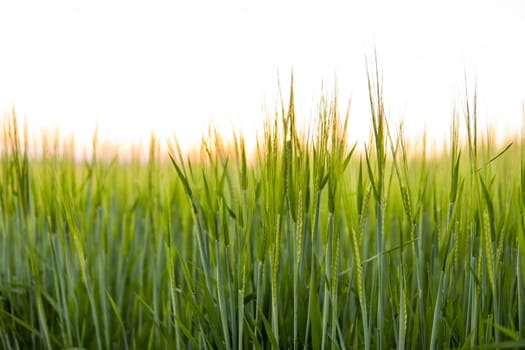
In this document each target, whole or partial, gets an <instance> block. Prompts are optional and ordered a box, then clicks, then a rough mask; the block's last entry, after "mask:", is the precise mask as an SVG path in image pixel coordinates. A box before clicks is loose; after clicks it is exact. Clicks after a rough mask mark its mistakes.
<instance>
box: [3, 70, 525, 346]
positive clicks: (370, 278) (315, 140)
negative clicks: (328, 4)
mask: <svg viewBox="0 0 525 350" xmlns="http://www.w3.org/2000/svg"><path fill="white" fill-rule="evenodd" d="M375 77H376V78H370V79H369V93H370V94H369V96H370V106H371V111H372V113H371V118H372V122H373V123H372V124H373V130H372V133H371V139H370V142H369V143H368V144H367V145H366V147H365V150H364V151H356V149H357V148H356V147H355V144H352V143H351V142H350V141H349V140H348V139H347V137H346V130H347V128H349V127H351V121H350V122H349V119H348V114H341V112H340V111H339V110H338V107H337V106H338V103H337V96H336V95H334V96H326V95H325V96H322V97H321V99H320V102H319V110H318V118H317V120H316V122H315V124H314V125H313V127H312V128H311V129H309V130H306V131H304V132H300V130H299V128H298V126H297V122H296V116H295V113H294V99H293V85H292V89H291V91H290V99H289V101H288V102H287V103H282V104H281V106H280V107H279V108H278V109H277V110H276V112H275V114H274V115H272V116H270V117H269V118H268V121H267V123H266V125H265V128H264V130H263V134H262V135H261V137H260V138H259V140H258V146H257V154H256V158H255V159H254V161H253V162H249V160H247V155H246V154H247V150H246V149H245V147H244V140H243V137H242V135H236V136H235V137H234V144H233V146H232V147H226V146H225V145H224V143H223V142H222V140H221V137H220V135H218V134H214V133H213V132H212V133H211V134H210V135H209V137H207V138H205V139H204V140H203V142H202V152H201V158H200V159H192V160H189V159H187V157H186V156H185V155H184V154H182V152H181V151H180V149H179V148H178V147H177V145H176V143H175V142H174V143H173V144H171V145H170V153H169V157H170V161H168V162H164V161H162V160H161V159H162V157H161V155H160V154H159V144H158V141H157V140H156V139H155V138H154V137H152V139H151V145H150V153H149V160H148V161H147V163H146V164H144V163H141V162H139V161H138V160H134V161H131V162H129V163H119V162H118V161H116V160H114V161H108V160H104V159H99V158H97V156H96V154H97V152H96V147H97V142H96V139H95V140H94V143H93V148H94V149H95V151H94V152H93V153H94V157H93V158H92V159H91V160H86V161H84V162H78V161H75V159H74V158H73V156H72V155H68V152H67V151H68V149H67V146H64V145H61V144H60V141H59V140H58V139H55V140H49V142H44V143H43V149H44V152H43V156H42V158H41V159H30V158H29V156H28V146H27V138H24V137H23V135H20V133H23V132H24V130H23V129H22V128H20V127H19V126H18V124H17V121H16V117H15V114H14V113H12V114H11V115H9V116H8V118H7V120H6V121H5V123H4V127H3V129H2V131H3V137H2V141H3V144H2V155H1V157H0V162H1V170H0V348H3V349H41V348H49V349H55V348H87V349H95V348H98V349H112V348H113V349H115V348H121V349H174V348H176V349H183V348H220V349H242V348H253V349H266V348H294V349H297V348H312V349H322V348H331V349H338V348H354V349H362V348H364V349H370V348H378V349H382V348H384V349H389V348H398V349H405V348H408V349H422V348H430V349H434V348H470V347H476V346H478V347H481V348H518V347H525V340H524V338H525V305H524V302H525V285H524V282H523V280H524V277H525V273H524V271H525V259H524V255H525V225H524V220H523V209H524V208H525V162H524V156H525V149H524V147H525V143H524V142H523V141H521V140H514V141H513V143H509V144H508V145H507V146H506V147H505V146H504V147H502V148H497V147H496V145H495V143H494V141H493V139H492V138H491V135H490V134H487V135H481V134H480V133H479V131H478V129H479V128H478V126H477V122H476V121H477V117H476V97H475V95H474V96H470V95H469V93H468V92H466V93H465V97H466V99H465V100H466V102H465V104H464V106H463V107H464V108H462V109H461V110H458V111H457V113H456V114H455V116H454V122H453V125H452V126H451V136H450V140H448V144H449V146H450V147H449V149H448V151H447V153H445V154H443V155H442V156H440V157H439V158H437V159H435V158H430V157H428V156H427V155H426V149H425V148H424V147H422V148H421V149H419V150H416V151H417V153H418V154H419V155H417V156H415V157H409V156H408V155H407V154H408V152H410V151H412V152H413V151H414V150H413V149H408V147H407V146H406V142H405V140H404V138H403V136H402V128H397V127H393V126H392V125H389V124H387V122H386V116H385V109H384V107H383V97H382V90H381V85H380V83H379V81H378V79H377V77H379V74H377V73H376V74H375ZM460 128H464V130H466V134H467V138H466V140H465V142H461V140H460V138H459V130H460ZM510 141H512V140H509V142H510ZM72 153H73V152H69V154H72ZM520 164H521V165H520Z"/></svg>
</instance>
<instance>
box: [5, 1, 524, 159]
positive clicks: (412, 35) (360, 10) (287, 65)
mask: <svg viewBox="0 0 525 350" xmlns="http://www.w3.org/2000/svg"><path fill="white" fill-rule="evenodd" d="M524 13H525V2H521V1H502V2H498V6H497V7H495V6H493V5H492V6H491V4H488V3H485V2H473V1H461V2H449V1H445V2H440V3H438V4H428V5H423V4H422V3H421V2H407V1H404V2H396V3H395V4H394V3H393V2H388V1H374V2H369V3H367V4H366V5H361V4H359V5H358V4H354V3H346V2H335V1H328V2H323V3H320V2H319V3H314V2H298V1H293V2H279V1H267V2H264V3H263V4H255V3H254V4H252V3H250V4H248V3H247V2H242V1H226V2H220V3H217V2H212V1H195V2H191V3H187V4H182V3H179V2H170V1H151V2H147V3H145V2H144V4H141V3H139V2H129V1H112V2H109V1H91V2H87V3H84V2H80V1H70V0H68V1H49V2H37V1H4V2H2V4H0V48H1V52H2V54H1V55H0V112H1V113H2V114H4V113H6V112H8V111H9V110H10V109H11V108H12V107H14V108H15V110H16V111H17V114H18V116H19V117H20V118H21V119H23V120H26V121H27V123H28V126H29V128H30V134H31V135H39V134H40V132H41V131H42V130H47V131H48V132H53V131H54V130H55V129H56V128H58V129H59V130H60V135H62V136H64V137H65V136H68V135H73V136H74V137H75V140H76V143H77V146H79V147H86V146H87V147H89V145H90V144H91V137H92V135H93V132H94V130H95V128H96V127H98V131H99V137H100V139H101V140H106V141H111V142H114V143H118V144H119V145H120V146H121V147H125V146H126V145H129V144H130V143H135V144H136V143H142V144H143V145H144V146H145V147H146V148H147V145H148V143H149V138H150V135H151V133H152V132H153V133H154V134H155V135H156V136H157V137H158V138H159V140H160V141H161V142H162V143H165V142H166V140H168V139H170V138H172V137H173V135H176V136H177V138H178V140H179V141H180V143H181V145H182V147H183V148H184V149H188V148H189V147H191V146H192V145H198V144H200V140H201V136H202V135H203V134H204V133H205V132H206V130H207V129H208V125H209V124H211V125H213V126H214V127H216V128H217V129H218V130H219V132H220V133H221V135H222V136H223V137H224V138H226V139H228V138H229V137H230V135H231V134H232V129H235V130H237V131H239V132H243V133H244V135H245V138H246V139H247V144H248V146H253V145H254V140H255V133H256V131H262V124H263V121H264V118H265V116H266V114H265V111H264V108H263V106H266V109H267V110H268V111H270V112H271V111H272V110H273V109H274V107H275V105H276V102H277V94H278V85H277V83H278V79H279V80H280V83H281V87H282V90H283V94H284V95H285V96H286V95H287V92H288V89H289V77H290V73H291V71H292V70H293V72H294V82H295V84H294V86H295V93H296V106H297V112H298V115H299V117H300V118H304V119H306V120H307V119H308V118H309V117H311V116H313V115H315V109H316V104H317V102H318V100H319V98H320V96H321V86H324V88H323V89H324V91H325V92H327V93H331V92H332V91H333V88H334V86H337V89H338V91H339V94H338V98H339V101H340V102H341V106H342V112H344V108H345V107H346V104H347V103H348V100H349V99H350V98H351V101H352V102H351V109H350V128H349V129H350V137H351V138H352V139H353V140H358V141H360V142H362V141H365V140H367V138H368V125H369V120H370V112H369V104H368V99H367V94H368V91H367V87H366V66H365V56H366V57H368V59H372V60H373V54H374V49H376V50H377V53H378V58H379V65H380V66H379V68H380V70H381V71H382V73H383V78H384V97H385V104H386V108H387V111H388V115H389V119H390V121H391V122H392V123H397V122H398V121H399V120H400V118H403V120H404V124H405V127H406V129H407V133H408V135H409V136H411V137H416V138H417V137H418V136H419V135H421V134H422V130H423V129H424V128H426V130H427V133H428V135H429V138H430V139H432V140H436V141H438V142H441V141H447V139H446V138H447V133H448V130H449V125H450V118H451V116H452V111H453V108H454V104H455V103H457V104H458V107H459V109H460V111H461V101H462V98H463V97H464V88H465V76H466V77H467V81H468V83H469V89H470V91H471V92H473V85H474V84H473V82H476V86H477V93H478V101H479V116H480V123H479V125H480V131H481V132H482V133H484V132H485V130H486V128H485V126H486V124H487V123H489V124H490V125H491V128H493V130H495V131H496V134H497V135H499V136H500V137H501V136H502V135H504V134H509V133H513V132H516V131H517V130H520V128H521V122H522V117H523V112H522V105H523V101H524V99H525V48H524V47H523V45H520V43H521V42H522V40H523V39H522V36H523V33H525V21H523V19H522V16H523V14H524ZM370 63H372V64H373V62H370ZM35 137H37V136H35Z"/></svg>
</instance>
